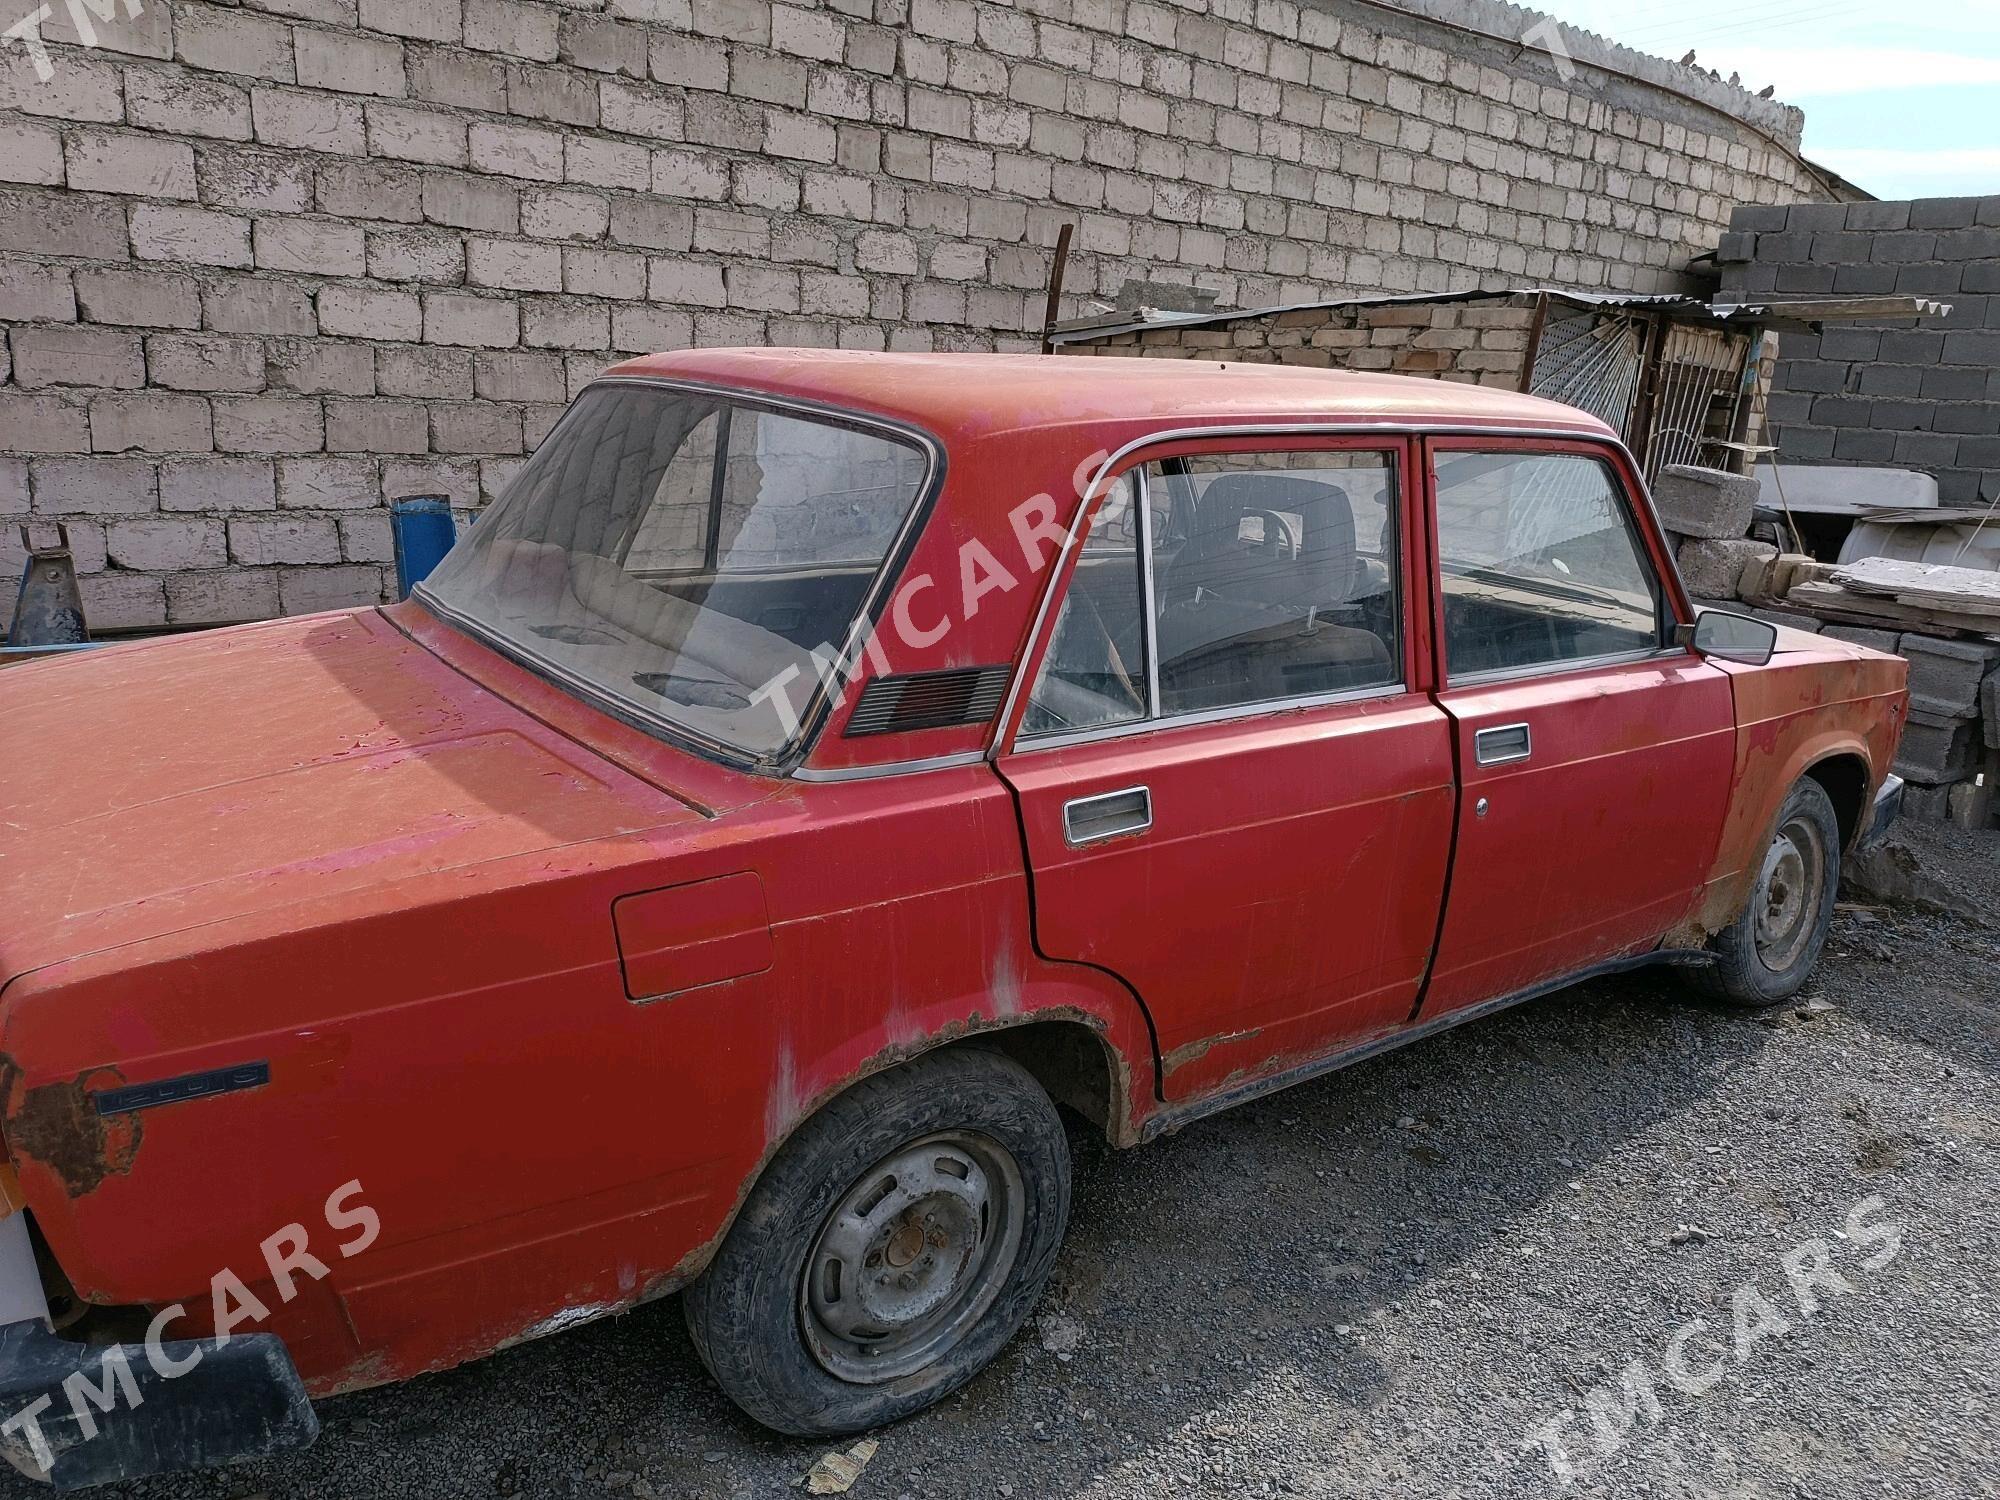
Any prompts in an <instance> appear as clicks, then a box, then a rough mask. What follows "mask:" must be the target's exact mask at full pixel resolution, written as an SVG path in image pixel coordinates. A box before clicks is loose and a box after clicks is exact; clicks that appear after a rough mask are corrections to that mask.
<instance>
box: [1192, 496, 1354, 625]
mask: <svg viewBox="0 0 2000 1500" xmlns="http://www.w3.org/2000/svg"><path fill="white" fill-rule="evenodd" d="M1250 515H1258V516H1259V517H1260V519H1263V520H1264V524H1265V525H1267V526H1268V525H1269V524H1270V521H1269V519H1268V517H1269V515H1276V516H1277V517H1278V518H1279V520H1280V524H1283V525H1284V526H1286V528H1287V529H1288V530H1289V529H1290V527H1291V525H1292V520H1291V518H1293V517H1296V518H1297V526H1298V533H1299V534H1298V535H1296V536H1293V537H1291V538H1290V542H1291V549H1292V551H1293V553H1294V556H1293V557H1292V558H1291V559H1289V560H1288V561H1285V562H1273V561H1272V560H1271V558H1270V556H1269V553H1268V552H1266V551H1265V549H1264V548H1262V547H1260V546H1259V545H1258V543H1257V542H1254V541H1248V540H1245V539H1244V538H1243V535H1242V531H1243V519H1244V517H1245V516H1250ZM1266 540H1268V538H1267V539H1266ZM1355 563H1356V557H1355V542H1354V507H1353V505H1352V504H1351V503H1350V502H1349V501H1348V498H1347V492H1346V491H1345V490H1343V489H1341V488H1340V486H1338V485H1335V484H1328V483H1325V482H1324V481H1322V480H1317V479H1301V478H1299V477H1298V476H1296V475H1293V474H1256V473H1251V474H1223V475H1219V476H1217V477H1216V478H1215V479H1214V480H1212V481H1210V483H1209V485H1208V487H1207V488H1206V489H1205V490H1203V491H1202V495H1201V500H1200V502H1199V504H1198V505H1197V507H1196V511H1195V529H1194V533H1193V535H1191V536H1190V537H1189V538H1188V544H1187V547H1186V549H1185V551H1184V552H1183V553H1182V555H1181V558H1180V562H1179V571H1180V573H1181V577H1180V580H1179V582H1180V584H1181V588H1182V591H1183V592H1192V590H1193V589H1194V588H1195V587H1200V588H1203V589H1207V590H1209V591H1210V592H1214V593H1220V594H1225V595H1232V596H1234V597H1238V598H1250V599H1255V600H1257V601H1258V602H1262V603H1266V604H1273V605H1284V606H1294V605H1296V606H1298V607H1305V606H1307V605H1313V604H1318V605H1332V604H1344V603H1346V602H1347V601H1348V599H1350V598H1351V597H1352V596H1353V592H1354V588H1355V581H1356V576H1357V572H1358V570H1357V568H1356V566H1355Z"/></svg>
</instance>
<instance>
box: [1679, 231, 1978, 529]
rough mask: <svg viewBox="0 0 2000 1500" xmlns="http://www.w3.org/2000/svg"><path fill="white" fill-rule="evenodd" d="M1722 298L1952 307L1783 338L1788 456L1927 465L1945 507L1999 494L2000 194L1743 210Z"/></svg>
mask: <svg viewBox="0 0 2000 1500" xmlns="http://www.w3.org/2000/svg"><path fill="white" fill-rule="evenodd" d="M1731 231H1732V232H1731V233H1729V234H1727V235H1724V236H1723V239H1722V243H1721V246H1720V248H1719V251H1718V259H1719V260H1720V262H1721V267H1722V286H1723V292H1724V294H1725V296H1728V295H1735V296H1740V297H1743V298H1747V299H1750V300H1757V301H1762V300H1766V299H1769V300H1775V301H1780V302H1782V301H1783V300H1784V299H1785V298H1786V297H1787V296H1816V297H1824V296H1829V295H1844V294H1850V293H1851V294H1853V295H1856V296H1861V295H1878V294H1883V293H1889V292H1905V293H1910V294H1913V295H1916V296H1920V297H1930V298H1934V299H1936V300H1937V301H1940V302H1948V303H1950V304H1951V305H1952V310H1951V313H1950V314H1949V315H1948V316H1946V317H1943V318H1931V319H1925V320H1924V321H1923V322H1922V323H1921V324H1917V325H1912V324H1910V323H1909V322H1907V321H1905V322H1903V323H1900V324H1877V325H1866V324H1843V325H1840V326H1838V327H1833V326H1830V327H1828V328H1827V330H1826V331H1825V332H1824V333H1821V334H1818V335H1816V336H1815V335H1811V334H1792V333H1788V334H1785V335H1783V337H1782V339H1781V341H1780V344H1779V355H1780V358H1779V360H1778V365H1777V370H1776V375H1775V380H1774V386H1773V390H1772V395H1771V403H1770V420H1771V425H1772V427H1773V428H1774V429H1775V430H1776V432H1777V439H1776V440H1777V443H1778V452H1779V457H1780V458H1782V459H1784V460H1787V461H1790V462H1796V463H1846V464H1869V465H1883V466H1890V467H1895V468H1905V469H1922V470H1925V471H1927V472H1929V473H1932V474H1935V475H1936V476H1937V481H1938V492H1939V498H1940V499H1941V500H1942V501H1943V502H1944V503H1945V504H1947V505H1952V504H1971V503H1973V502H1974V501H1977V500H1979V499H1980V498H1981V493H1982V487H1984V497H1985V498H1986V499H1992V498H1994V497H1995V496H1996V495H2000V197H1989V198H1920V199H1917V200H1915V201H1914V202H1900V203H1847V204H1840V203H1800V204H1793V205H1791V206H1789V207H1785V206H1767V205H1757V206H1751V207H1745V208H1739V209H1737V210H1736V213H1735V216H1734V218H1733V220H1732V222H1731Z"/></svg>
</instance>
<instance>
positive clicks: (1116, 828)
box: [1063, 786, 1153, 849]
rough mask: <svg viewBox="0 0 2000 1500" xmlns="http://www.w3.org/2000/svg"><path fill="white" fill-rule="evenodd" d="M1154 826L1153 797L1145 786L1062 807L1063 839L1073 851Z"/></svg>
mask: <svg viewBox="0 0 2000 1500" xmlns="http://www.w3.org/2000/svg"><path fill="white" fill-rule="evenodd" d="M1152 826H1153V794H1152V792H1150V791H1149V790H1147V789H1146V788H1145V787H1143V786H1128V787H1125V788H1123V789H1121V790H1119V791H1115V792H1103V793H1100V794H1099V795H1097V796H1095V797H1078V798H1077V799H1076V800H1075V801H1074V802H1065V803H1064V804H1063V838H1064V840H1065V841H1066V842H1067V843H1068V844H1069V846H1070V847H1071V848H1072V849H1074V848H1076V847H1077V846H1079V845H1081V844H1094V843H1096V842H1097V841H1098V840H1099V839H1108V838H1114V837H1116V836H1117V835H1118V834H1121V833H1143V832H1144V831H1145V830H1146V829H1148V828H1151V827H1152Z"/></svg>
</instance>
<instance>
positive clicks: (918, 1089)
mask: <svg viewBox="0 0 2000 1500" xmlns="http://www.w3.org/2000/svg"><path fill="white" fill-rule="evenodd" d="M1069 1195H1070V1162H1069V1143H1068V1140H1067V1138H1066V1137H1065V1136H1064V1134H1063V1126H1062V1120H1061V1118H1060V1116H1058V1115H1057V1113H1056V1109H1055V1105H1054V1104H1053V1103H1052V1102H1051V1101H1050V1099H1049V1096H1048V1095H1047V1094H1046V1093H1044V1092H1043V1091H1042V1088H1041V1086H1040V1085H1039V1084H1037V1083H1036V1082H1035V1080H1034V1078H1033V1077H1032V1076H1031V1075H1030V1074H1029V1073H1028V1071H1027V1070H1026V1069H1025V1068H1023V1067H1021V1066H1020V1064H1018V1063H1016V1062H1014V1061H1013V1060H1012V1059H1011V1058H1008V1057H1005V1056H1003V1055H1001V1054H1000V1053H997V1052H988V1051H985V1050H983V1049H980V1048H976V1047H963V1048H955V1049H952V1050H950V1051H945V1052H938V1053H934V1054H932V1055H931V1056H928V1057H923V1058H919V1059H918V1060H916V1061H915V1062H912V1063H909V1064H906V1065H904V1066H903V1067H899V1068H894V1069H891V1070H890V1071H888V1072H886V1073H881V1074H878V1075H876V1076H875V1077H873V1078H869V1079H866V1080H864V1081H863V1082H861V1083H859V1084H857V1085H856V1086H855V1087H854V1088H852V1089H850V1090H849V1091H848V1092H847V1093H845V1094H843V1095H841V1096H840V1097H839V1098H838V1099H835V1100H834V1101H833V1102H832V1103H831V1104H829V1105H827V1106H826V1108H825V1109H823V1110H822V1111H821V1112H820V1113H819V1114H817V1115H815V1116H814V1117H813V1118H812V1119H811V1120H809V1121H807V1122H806V1124H805V1125H803V1126H801V1127H800V1129H799V1131H798V1133H797V1134H796V1135H794V1136H793V1137H792V1139H791V1140H790V1141H788V1142H786V1144H785V1146H784V1149H782V1150H781V1151H780V1152H779V1153H778V1155H777V1157H776V1158H775V1159H774V1160H773V1161H772V1163H771V1166H770V1168H769V1170H767V1171H766V1172H765V1174H764V1176H763V1177H762V1178H761V1179H760V1180H759V1181H758V1183H757V1186H756V1187H755V1188H754V1189H753V1190H752V1191H751V1194H750V1197H749V1200H748V1201H747V1202H746V1203H745V1204H744V1206H743V1211H742V1213H741V1214H740V1215H739V1216H738V1218H737V1221H736V1223H735V1224H734V1225H733V1226H732V1227H731V1229H730V1231H729V1235H728V1237H727V1238H726V1239H725V1240H724V1241H723V1243H722V1248H721V1249H720V1250H719V1251H717V1252H716V1257H715V1260H714V1261H713V1262H712V1263H711V1264H710V1265H709V1267H708V1269H707V1271H705V1272H704V1273H703V1275H702V1277H701V1279H700V1280H698V1281H697V1282H695V1283H694V1285H693V1286H692V1287H690V1288H689V1289H688V1293H687V1297H686V1299H685V1304H684V1305H685V1308H686V1314H687V1325H688V1332H689V1333H690V1334H691V1335H692V1337H693V1339H694V1346H695V1349H696V1352H697V1353H699V1354H700V1356H701V1359H702V1363H704V1364H705V1365H707V1366H708V1369H709V1373H710V1374H712V1375H713V1376H714V1377H715V1379H716V1383H717V1384H719V1385H720V1386H721V1387H722V1389H723V1390H724V1392H726V1393H727V1394H728V1395H729V1397H730V1398H731V1399H732V1400H734V1401H735V1402H736V1404H737V1405H738V1406H740V1407H742V1408H743V1410H744V1411H746V1412H748V1413H749V1414H750V1415H751V1416H752V1417H754V1418H756V1419H757V1420H758V1421H759V1422H762V1423H763V1424H764V1425H765V1426H766V1427H770V1428H773V1429H775V1430H776V1431H779V1432H785V1433H793V1434H797V1435H800V1436H828V1435H835V1434H841V1433H849V1432H859V1431H862V1430H864V1429H866V1428H869V1427H878V1426H880V1425H882V1424H883V1423H885V1422H892V1421H894V1420H896V1419H897V1418H899V1417H904V1416H908V1415H909V1414H910V1413H912V1412H915V1411H920V1410H922V1409H923V1408H924V1407H926V1406H929V1405H930V1404H931V1403H932V1402H934V1401H937V1400H940V1399H941V1398H943V1397H944V1396H946V1395H949V1394H950V1393H951V1392H952V1391H954V1390H956V1389H957V1388H958V1387H959V1386H961V1385H963V1384H964V1383H965V1382H966V1381H968V1380H970V1379H971V1378H972V1377H973V1376H974V1375H976V1374H978V1373H979V1371H980V1370H981V1369H983V1368H984V1367H985V1366H986V1364H987V1363H988V1362H989V1361H990V1360H991V1359H992V1358H993V1357H994V1356H995V1355H996V1354H998V1353H999V1352H1000V1350H1001V1348H1002V1347H1003V1346H1004V1345H1005V1344H1006V1342H1007V1341H1008V1339H1010V1338H1012V1337H1013V1336H1014V1333H1015V1332H1016V1330H1018V1329H1019V1328H1020V1326H1021V1324H1022V1323H1023V1322H1024V1321H1025V1320H1026V1319H1027V1316H1028V1314H1029V1313H1030V1312H1031V1311H1032V1310H1033V1308H1034V1305H1035V1302H1036V1300H1037V1299H1038V1298H1039V1297H1040V1296H1041V1292H1042V1287H1043V1285H1044V1283H1046V1282H1047V1280H1048V1276H1049V1271H1050V1268H1051V1267H1052V1266H1053V1265H1054V1263H1055V1255H1056V1250H1057V1248H1058V1247H1059V1246H1060V1244H1061V1243H1062V1235H1063V1229H1064V1226H1065V1225H1066V1223H1067V1222H1068V1219H1069Z"/></svg>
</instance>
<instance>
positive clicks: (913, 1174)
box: [799, 1131, 1026, 1385]
mask: <svg viewBox="0 0 2000 1500" xmlns="http://www.w3.org/2000/svg"><path fill="white" fill-rule="evenodd" d="M1025 1220H1026V1195H1025V1193H1024V1191H1023V1187H1022V1181H1021V1170H1020V1167H1019V1165H1018V1164H1017V1163H1016V1162H1015V1160H1014V1157H1013V1154H1012V1153H1011V1152H1009V1151H1008V1150H1007V1149H1006V1148H1005V1147H1004V1146H1002V1145H1000V1144H999V1142H997V1141H995V1140H993V1139H991V1138H990V1137H988V1136H984V1135H980V1134H978V1133H977V1132H974V1131H942V1132H939V1133H938V1134H936V1135H929V1136H925V1137H923V1138H922V1139H921V1140H916V1141H912V1142H910V1143H909V1144H908V1145H906V1146H902V1147H899V1148H898V1149H897V1150H895V1151H894V1152H892V1153H890V1154H889V1155H888V1156H886V1157H884V1158H883V1159H882V1160H881V1161H880V1162H878V1163H876V1164H875V1165H874V1166H873V1167H871V1168H869V1169H868V1170H867V1171H866V1172H864V1173H862V1174H861V1176H860V1177H859V1178H858V1179H857V1180H856V1181H855V1183H854V1184H853V1185H852V1186H851V1187H849V1188H848V1190H847V1191H846V1192H845V1193H844V1194H842V1196H841V1199H840V1201H839V1202H838V1203H837V1204H835V1205H834V1207H833V1210H832V1212H830V1213H829V1214H828V1215H827V1216H826V1219H825V1221H824V1222H823V1223H822V1224H821V1226H820V1231H819V1234H818V1235H817V1236H816V1237H815V1238H814V1241H813V1247H812V1250H811V1253H809V1254H808V1255H807V1256H806V1262H805V1267H804V1269H803V1271H802V1273H801V1275H800V1283H799V1314H800V1320H801V1322H802V1324H803V1325H804V1331H805V1340H806V1347H807V1348H808V1349H809V1350H811V1352H812V1356H813V1358H814V1359H815V1360H817V1361H818V1362H819V1365H820V1367H821V1368H822V1369H824V1370H826V1371H827V1373H828V1374H830V1375H834V1376H837V1377H838V1378H840V1379H842V1380H846V1381H850V1382H853V1383H855V1384H857V1385H878V1384H880V1383H882V1382H884V1381H889V1380H899V1379H901V1378H903V1377H904V1376H906V1375H911V1374H914V1373H915V1372H916V1371H918V1370H921V1369H924V1368H925V1367H926V1366H928V1365H931V1364H934V1363H935V1362H936V1361H938V1360H939V1359H941V1358H943V1357H944V1356H945V1355H946V1354H947V1353H949V1352H950V1351H951V1350H952V1349H953V1348H955V1347H956V1346H957V1345H958V1344H959V1343H960V1342H961V1341H962V1340H963V1339H964V1337H965V1336H966V1334H967V1333H968V1332H969V1331H970V1330H971V1329H972V1328H973V1327H974V1326H975V1325H977V1324H978V1322H979V1321H980V1319H981V1318H983V1317H984V1316H985V1315H986V1312H987V1310H988V1309H989V1308H991V1307H992V1305H993V1303H994V1301H995V1300H996V1299H997V1298H998V1297H999V1295H1000V1290H1001V1288H1002V1287H1003V1286H1004V1285H1005V1284H1006V1281H1007V1277H1008V1274H1009V1273H1010V1272H1011V1271H1012V1270H1013V1268H1014V1261H1015V1259H1016V1257H1017V1256H1018V1255H1019V1253H1020V1248H1021V1239H1022V1232H1023V1228H1024V1224H1025Z"/></svg>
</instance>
